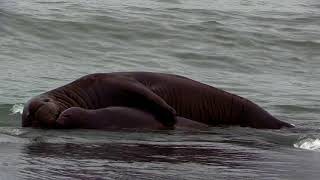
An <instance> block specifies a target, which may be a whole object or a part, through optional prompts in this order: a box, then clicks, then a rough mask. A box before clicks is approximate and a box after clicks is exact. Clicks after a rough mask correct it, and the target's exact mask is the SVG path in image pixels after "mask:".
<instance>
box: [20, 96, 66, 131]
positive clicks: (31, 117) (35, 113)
mask: <svg viewBox="0 0 320 180" xmlns="http://www.w3.org/2000/svg"><path fill="white" fill-rule="evenodd" d="M59 114H60V110H59V106H58V105H57V103H56V102H55V101H54V100H53V99H52V98H50V97H46V96H37V97H34V98H32V99H30V100H29V101H28V102H27V103H26V105H25V106H24V109H23V113H22V126H23V127H44V128H46V127H47V128H50V127H54V126H55V125H56V124H55V122H56V119H57V117H58V116H59Z"/></svg>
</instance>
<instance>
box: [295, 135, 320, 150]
mask: <svg viewBox="0 0 320 180" xmlns="http://www.w3.org/2000/svg"><path fill="white" fill-rule="evenodd" d="M293 146H294V147H295V148H300V149H307V150H312V151H319V152H320V139H318V138H317V139H312V138H306V139H302V140H300V141H298V142H296V143H295V144H293Z"/></svg>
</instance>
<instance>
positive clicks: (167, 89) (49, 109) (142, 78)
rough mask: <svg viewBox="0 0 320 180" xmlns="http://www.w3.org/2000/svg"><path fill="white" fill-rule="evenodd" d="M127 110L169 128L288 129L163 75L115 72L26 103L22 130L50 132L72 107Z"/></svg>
mask: <svg viewBox="0 0 320 180" xmlns="http://www.w3.org/2000/svg"><path fill="white" fill-rule="evenodd" d="M110 106H122V107H131V108H136V109H140V110H142V111H146V112H148V113H150V114H152V115H153V116H154V117H155V118H156V119H157V120H158V121H160V122H161V123H162V124H163V125H164V126H167V127H173V126H174V124H175V119H176V118H175V117H176V116H181V117H184V118H187V119H191V120H194V121H198V122H201V123H204V124H207V125H210V126H218V125H240V126H242V127H253V128H268V129H278V128H281V127H293V126H292V125H290V124H288V123H285V122H282V121H280V120H278V119H276V118H275V117H273V116H272V115H270V114H269V113H268V112H267V111H265V110H263V109H262V108H261V107H259V106H258V105H256V104H255V103H253V102H251V101H249V100H247V99H244V98H242V97H240V96H237V95H234V94H231V93H228V92H225V91H223V90H220V89H217V88H214V87H212V86H209V85H206V84H203V83H201V82H197V81H194V80H192V79H189V78H186V77H182V76H177V75H171V74H162V73H151V72H118V73H97V74H91V75H87V76H84V77H82V78H80V79H78V80H75V81H74V82H71V83H70V84H67V85H65V86H62V87H59V88H57V89H54V90H51V91H48V92H46V93H43V94H41V95H39V96H37V97H34V98H32V99H31V100H29V101H28V102H27V103H26V105H25V108H24V111H23V115H22V125H23V126H25V127H26V126H33V127H37V126H39V127H47V128H55V127H56V125H57V123H56V120H57V118H58V117H59V115H60V113H61V112H63V111H64V110H66V109H68V108H71V107H81V108H84V109H100V108H106V107H110Z"/></svg>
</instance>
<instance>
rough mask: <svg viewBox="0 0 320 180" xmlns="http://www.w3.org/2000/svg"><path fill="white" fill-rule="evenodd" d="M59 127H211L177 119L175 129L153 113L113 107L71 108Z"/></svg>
mask: <svg viewBox="0 0 320 180" xmlns="http://www.w3.org/2000/svg"><path fill="white" fill-rule="evenodd" d="M57 124H58V127H61V128H68V129H71V128H80V129H101V130H117V129H149V130H165V129H178V130H193V129H200V130H201V129H207V128H208V127H209V126H208V125H206V124H203V123H200V122H196V121H192V120H190V119H186V118H184V117H178V116H177V117H176V124H175V125H174V127H173V128H171V127H168V126H165V125H164V124H162V123H161V122H160V121H158V120H157V119H156V118H155V117H154V116H153V115H152V114H151V113H149V112H146V111H142V110H139V109H135V108H129V107H118V106H111V107H107V108H101V109H95V110H89V109H84V108H80V107H71V108H69V109H67V110H65V111H63V112H62V113H61V114H60V116H59V117H58V119H57Z"/></svg>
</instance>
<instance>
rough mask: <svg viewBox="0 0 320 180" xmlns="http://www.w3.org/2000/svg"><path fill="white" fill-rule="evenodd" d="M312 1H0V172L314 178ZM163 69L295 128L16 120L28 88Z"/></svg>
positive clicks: (318, 99) (318, 69)
mask: <svg viewBox="0 0 320 180" xmlns="http://www.w3.org/2000/svg"><path fill="white" fill-rule="evenodd" d="M319 29H320V3H319V2H318V1H316V0H304V1H302V0H284V1H275V0H270V1H262V0H255V1H251V0H241V1H222V0H217V1H208V0H199V1H191V0H162V1H159V0H149V1H146V0H135V1H133V0H128V1H121V2H118V1H102V0H91V1H84V0H69V1H64V0H61V1H57V0H49V1H47V0H46V1H41V0H25V1H17V0H2V1H0V82H1V83H0V179H67V178H69V179H231V178H232V179H234V178H242V179H302V178H303V179H319V177H320V172H319V169H320V163H319V162H320V154H319V151H320V129H319V128H320V119H319V115H320V113H319V112H320V105H319V103H320V91H319V89H320V81H319V79H320V39H319V37H320V30H319ZM114 71H156V72H167V73H175V74H180V75H184V76H187V77H190V78H192V79H195V80H199V81H201V82H204V83H207V84H210V85H212V86H215V87H218V88H222V89H224V90H227V91H229V92H232V93H235V94H238V95H241V96H243V97H246V98H248V99H250V100H252V101H254V102H256V103H257V104H259V105H261V106H262V107H263V108H265V109H266V110H268V111H269V112H271V113H272V114H273V115H275V116H276V117H278V118H280V119H282V120H284V121H287V122H290V123H293V124H295V125H296V126H297V128H295V129H290V130H288V129H282V130H256V129H250V128H238V127H229V128H228V127H225V128H211V129H209V130H208V131H200V132H198V131H192V132H187V131H156V132H150V131H149V132H146V131H144V132H134V131H132V132H127V131H119V132H103V131H88V130H75V131H54V130H38V129H29V128H21V127H20V126H21V125H20V121H21V120H20V119H21V111H22V107H23V104H24V103H25V102H26V101H27V100H28V99H29V98H30V97H32V96H34V95H37V94H39V93H42V92H45V91H47V90H49V89H52V88H55V87H58V86H61V85H63V84H65V83H68V82H70V81H72V80H74V79H76V78H78V77H80V76H82V75H85V74H89V73H94V72H114Z"/></svg>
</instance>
